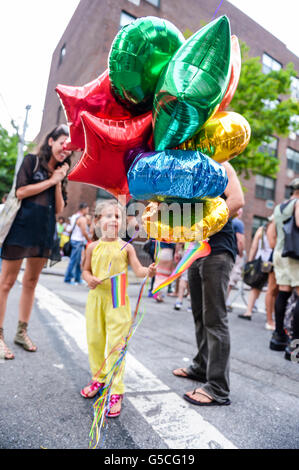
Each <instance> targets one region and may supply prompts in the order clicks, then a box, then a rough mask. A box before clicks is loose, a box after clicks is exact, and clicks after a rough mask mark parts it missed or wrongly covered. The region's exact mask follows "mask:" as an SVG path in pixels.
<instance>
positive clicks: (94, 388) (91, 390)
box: [80, 380, 105, 398]
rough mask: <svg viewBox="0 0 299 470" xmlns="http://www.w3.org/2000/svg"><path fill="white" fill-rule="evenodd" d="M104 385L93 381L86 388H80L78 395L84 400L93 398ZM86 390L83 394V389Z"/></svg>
mask: <svg viewBox="0 0 299 470" xmlns="http://www.w3.org/2000/svg"><path fill="white" fill-rule="evenodd" d="M104 385H105V384H104V383H102V382H97V381H96V380H94V381H93V382H92V383H91V384H90V385H87V386H86V387H84V388H82V390H81V392H80V394H81V395H82V397H84V398H94V397H95V396H96V394H97V393H98V391H99V390H100V389H101V388H102V387H103V386H104ZM86 388H88V390H87V392H85V389H86Z"/></svg>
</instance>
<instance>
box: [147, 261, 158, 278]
mask: <svg viewBox="0 0 299 470" xmlns="http://www.w3.org/2000/svg"><path fill="white" fill-rule="evenodd" d="M147 269H148V277H154V276H155V275H156V271H157V265H156V263H152V264H150V265H149V267H148V268H147Z"/></svg>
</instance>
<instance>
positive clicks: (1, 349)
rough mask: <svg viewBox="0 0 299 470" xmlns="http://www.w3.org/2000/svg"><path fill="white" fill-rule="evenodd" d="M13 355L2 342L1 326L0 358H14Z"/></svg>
mask: <svg viewBox="0 0 299 470" xmlns="http://www.w3.org/2000/svg"><path fill="white" fill-rule="evenodd" d="M14 358H15V356H14V354H13V353H12V352H11V350H10V349H9V347H8V346H7V345H6V344H5V342H4V336H3V328H0V359H7V360H10V359H14Z"/></svg>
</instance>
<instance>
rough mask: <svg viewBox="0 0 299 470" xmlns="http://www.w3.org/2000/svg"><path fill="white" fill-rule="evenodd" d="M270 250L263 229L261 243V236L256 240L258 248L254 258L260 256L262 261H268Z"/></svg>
mask: <svg viewBox="0 0 299 470" xmlns="http://www.w3.org/2000/svg"><path fill="white" fill-rule="evenodd" d="M271 252H272V248H271V247H270V245H269V242H268V238H267V235H266V234H265V230H263V243H262V238H260V239H259V242H258V249H257V253H256V255H255V258H256V259H257V258H259V257H261V258H262V261H269V258H270V255H271Z"/></svg>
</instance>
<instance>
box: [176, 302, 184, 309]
mask: <svg viewBox="0 0 299 470" xmlns="http://www.w3.org/2000/svg"><path fill="white" fill-rule="evenodd" d="M182 306H183V304H182V302H176V303H175V306H174V309H175V310H181V308H182Z"/></svg>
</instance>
